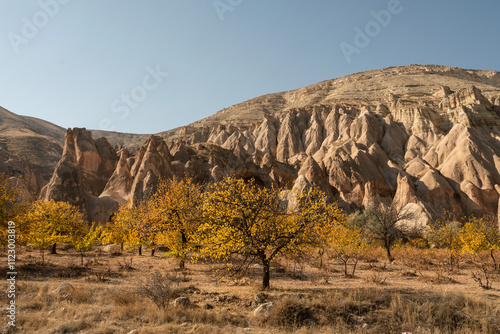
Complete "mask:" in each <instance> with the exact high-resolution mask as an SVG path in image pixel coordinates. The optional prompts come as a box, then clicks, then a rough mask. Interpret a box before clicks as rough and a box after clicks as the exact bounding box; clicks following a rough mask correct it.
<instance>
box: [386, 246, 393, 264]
mask: <svg viewBox="0 0 500 334" xmlns="http://www.w3.org/2000/svg"><path fill="white" fill-rule="evenodd" d="M384 246H385V251H386V252H387V258H388V259H389V262H392V261H394V259H393V258H392V255H391V245H389V244H388V243H386V244H385V245H384Z"/></svg>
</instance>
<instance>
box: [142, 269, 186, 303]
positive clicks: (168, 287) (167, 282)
mask: <svg viewBox="0 0 500 334" xmlns="http://www.w3.org/2000/svg"><path fill="white" fill-rule="evenodd" d="M174 280H175V279H174V278H172V277H171V276H170V275H169V274H167V275H165V276H163V275H162V274H161V273H160V271H159V270H156V271H155V272H154V273H152V274H151V275H150V276H148V277H147V278H146V279H145V280H143V281H140V282H139V285H138V287H137V293H138V294H139V295H141V296H144V297H147V298H149V299H151V301H152V302H153V303H155V305H156V306H158V308H159V309H161V310H164V309H165V308H166V307H167V305H168V303H169V302H170V300H171V299H173V298H174V297H176V296H177V291H176V290H175V289H173V288H172V282H173V281H174Z"/></svg>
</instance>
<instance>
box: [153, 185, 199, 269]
mask: <svg viewBox="0 0 500 334" xmlns="http://www.w3.org/2000/svg"><path fill="white" fill-rule="evenodd" d="M201 193H202V190H201V187H200V186H199V185H197V184H195V183H194V182H193V180H192V179H190V178H186V179H177V178H174V179H173V180H162V181H161V182H160V184H159V185H158V190H157V191H156V192H155V193H154V194H153V195H152V196H151V198H150V200H149V202H148V207H147V216H148V219H149V220H150V221H151V222H152V224H153V225H154V226H157V228H158V231H159V232H160V234H159V238H160V242H161V243H163V244H165V246H167V247H168V248H169V249H170V252H171V254H172V255H174V256H176V257H178V258H179V259H180V261H179V268H180V269H184V266H185V259H186V254H187V252H188V251H189V250H190V249H191V248H192V246H193V241H194V240H193V236H194V235H195V232H196V231H197V228H198V226H199V223H200V212H201V210H200V206H201Z"/></svg>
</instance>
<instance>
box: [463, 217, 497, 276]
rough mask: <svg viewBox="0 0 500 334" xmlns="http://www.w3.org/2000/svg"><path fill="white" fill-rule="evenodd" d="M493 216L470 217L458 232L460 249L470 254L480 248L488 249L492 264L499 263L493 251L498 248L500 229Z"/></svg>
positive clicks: (478, 250)
mask: <svg viewBox="0 0 500 334" xmlns="http://www.w3.org/2000/svg"><path fill="white" fill-rule="evenodd" d="M497 224H498V223H497V219H496V217H494V216H490V215H485V216H483V217H480V218H479V217H474V216H472V217H470V219H469V220H468V221H467V222H466V223H465V225H464V226H463V227H462V229H461V230H460V233H459V238H460V241H461V244H462V249H463V251H465V252H468V253H470V254H472V255H475V254H477V253H479V252H480V251H482V250H486V251H489V254H490V257H491V259H492V260H493V265H494V266H495V268H498V267H499V265H498V263H497V260H496V258H495V251H497V250H498V249H500V230H499V229H498V225H497Z"/></svg>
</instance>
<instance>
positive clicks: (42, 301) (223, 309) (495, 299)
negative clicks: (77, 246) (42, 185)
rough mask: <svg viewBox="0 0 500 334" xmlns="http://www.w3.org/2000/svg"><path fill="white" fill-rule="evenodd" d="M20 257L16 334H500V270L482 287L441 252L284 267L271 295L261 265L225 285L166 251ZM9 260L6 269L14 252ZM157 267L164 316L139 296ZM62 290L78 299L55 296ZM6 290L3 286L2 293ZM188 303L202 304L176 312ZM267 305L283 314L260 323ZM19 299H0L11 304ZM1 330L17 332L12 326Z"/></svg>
mask: <svg viewBox="0 0 500 334" xmlns="http://www.w3.org/2000/svg"><path fill="white" fill-rule="evenodd" d="M17 251H18V257H17V262H16V269H17V272H18V277H17V286H16V306H17V307H16V329H17V331H16V332H17V333H40V334H42V333H54V334H55V333H82V334H83V333H87V334H90V333H92V334H99V333H100V334H105V333H125V334H127V333H131V334H132V333H138V334H146V333H289V332H294V333H401V332H405V331H407V332H411V333H500V290H499V289H500V278H499V277H500V275H499V274H498V272H497V273H494V274H492V281H491V282H492V288H491V289H483V288H481V287H480V286H479V284H478V283H477V282H476V281H475V280H473V278H472V276H471V272H472V271H474V270H475V267H474V266H473V264H472V263H471V262H468V261H467V259H462V264H461V267H460V268H454V269H453V270H450V268H448V267H447V266H446V265H444V264H443V263H444V262H445V261H446V255H445V254H444V253H443V252H441V251H440V250H418V249H412V250H410V251H408V250H404V249H396V250H395V252H394V254H395V257H396V260H395V261H394V262H393V263H389V262H388V261H386V260H385V258H384V253H383V251H382V250H380V249H378V250H376V251H374V252H372V253H371V254H370V257H368V258H366V259H364V260H363V261H362V262H360V263H359V264H358V267H357V270H356V274H355V276H354V277H346V276H345V275H344V271H343V267H342V265H341V264H340V263H337V262H335V261H324V263H323V264H324V268H323V269H318V268H317V265H316V263H315V262H316V261H312V260H310V259H302V260H301V261H294V260H291V259H285V258H280V259H278V260H277V261H275V263H274V266H273V268H272V273H271V275H272V276H271V288H270V289H268V290H266V291H262V290H261V289H260V285H261V270H262V269H261V267H260V266H259V265H252V266H251V267H250V268H249V271H248V272H247V273H246V274H245V275H244V276H243V277H239V278H238V279H236V278H234V279H231V278H225V277H223V274H224V273H225V271H223V270H222V269H223V267H224V265H223V264H217V263H205V264H202V263H187V265H186V269H185V270H182V271H180V270H177V266H178V261H177V260H176V259H175V258H168V257H166V256H165V253H163V252H157V253H156V254H155V256H154V257H152V256H150V255H149V252H147V250H145V251H144V252H143V254H145V255H142V256H137V255H136V254H132V253H129V252H126V251H125V252H123V253H121V254H119V253H118V254H117V253H116V252H115V254H111V253H109V252H105V251H104V250H103V247H100V248H98V249H96V250H94V251H93V252H91V253H89V254H87V255H86V256H85V258H84V266H83V267H82V266H81V262H80V261H81V260H80V258H79V257H78V255H77V254H75V253H74V252H73V251H72V250H71V249H69V248H67V249H64V247H61V250H59V254H57V255H48V254H46V255H45V260H46V263H45V264H43V265H42V264H41V263H40V259H41V258H40V256H39V252H38V251H35V250H33V251H31V250H29V249H24V248H23V249H18V250H17ZM0 261H1V263H2V265H1V268H2V270H3V271H4V272H6V271H7V269H6V264H7V257H6V255H5V254H3V255H2V257H0ZM156 270H158V271H159V272H160V273H161V274H162V275H164V276H165V275H167V274H168V275H169V277H170V281H171V289H172V291H171V292H172V295H169V296H170V297H171V299H170V300H169V302H168V304H167V305H166V307H165V309H164V310H162V309H160V308H158V307H157V306H156V305H155V303H153V302H152V301H151V300H150V299H149V298H148V297H147V296H146V295H145V294H144V293H139V292H138V287H139V286H140V285H141V282H147V280H148V277H150V276H151V274H152V273H153V272H155V271H156ZM63 283H70V284H71V285H72V286H73V287H74V290H71V291H69V292H67V293H65V292H63V293H57V292H55V290H56V289H57V288H58V287H59V286H60V285H61V284H63ZM6 286H7V285H6V282H5V281H3V282H2V291H6V290H7V289H6ZM257 294H260V295H259V298H260V300H259V302H258V303H256V302H254V300H255V296H256V295H257ZM178 296H183V297H188V298H189V299H190V301H191V302H192V303H193V305H192V306H191V307H183V306H178V307H174V306H173V304H172V301H173V300H174V298H175V297H178ZM267 301H270V302H272V303H273V307H272V308H271V309H270V310H269V311H267V312H264V313H262V314H259V315H254V310H255V309H256V307H257V306H258V304H260V303H262V302H267ZM8 302H9V299H8V297H7V295H6V293H4V294H2V295H0V303H1V304H2V305H4V306H6V305H8ZM207 304H209V305H210V306H213V308H212V309H210V306H207ZM2 322H3V323H2V324H1V327H0V329H3V331H4V332H7V330H6V329H7V328H8V326H6V324H7V320H6V317H4V318H3V320H2Z"/></svg>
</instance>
